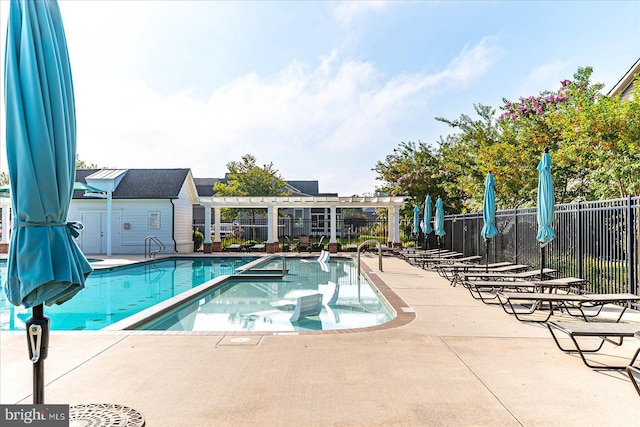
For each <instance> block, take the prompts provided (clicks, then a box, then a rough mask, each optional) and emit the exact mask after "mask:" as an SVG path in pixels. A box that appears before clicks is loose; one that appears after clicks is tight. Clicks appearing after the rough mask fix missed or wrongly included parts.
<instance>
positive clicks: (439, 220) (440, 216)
mask: <svg viewBox="0 0 640 427" xmlns="http://www.w3.org/2000/svg"><path fill="white" fill-rule="evenodd" d="M434 230H435V233H436V236H440V237H442V236H444V235H445V234H447V233H446V232H445V231H444V207H443V206H442V199H441V198H440V197H438V200H436V221H435V228H434Z"/></svg>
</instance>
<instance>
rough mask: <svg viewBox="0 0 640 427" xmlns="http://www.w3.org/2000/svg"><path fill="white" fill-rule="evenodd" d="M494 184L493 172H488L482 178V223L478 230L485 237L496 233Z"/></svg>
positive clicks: (491, 236) (488, 237)
mask: <svg viewBox="0 0 640 427" xmlns="http://www.w3.org/2000/svg"><path fill="white" fill-rule="evenodd" d="M495 186H496V181H495V180H494V179H493V174H492V173H491V172H489V173H488V174H487V178H486V179H485V180H484V202H483V205H482V217H483V219H484V225H483V227H482V231H481V232H480V235H481V236H482V237H484V238H485V239H491V238H493V237H495V235H496V234H498V229H497V228H496V196H495V191H494V189H495Z"/></svg>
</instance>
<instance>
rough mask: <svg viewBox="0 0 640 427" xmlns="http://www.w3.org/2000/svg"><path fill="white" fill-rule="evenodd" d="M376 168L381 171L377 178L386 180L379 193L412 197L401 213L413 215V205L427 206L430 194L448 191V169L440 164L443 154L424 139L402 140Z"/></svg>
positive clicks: (408, 215)
mask: <svg viewBox="0 0 640 427" xmlns="http://www.w3.org/2000/svg"><path fill="white" fill-rule="evenodd" d="M373 170H374V171H375V172H377V174H378V176H377V177H376V179H377V180H379V181H382V182H383V183H382V186H381V187H380V188H378V189H377V190H376V192H377V193H378V194H388V195H391V196H395V195H406V196H409V197H411V200H410V202H409V203H407V204H406V205H405V206H404V208H403V210H402V212H401V213H402V215H403V216H405V217H410V216H412V215H413V206H415V205H418V206H424V199H425V197H426V195H427V194H431V195H432V196H434V195H438V194H442V195H444V194H445V193H446V191H445V189H444V183H445V182H446V179H445V177H444V175H446V174H447V172H446V171H443V170H442V169H441V167H440V156H439V154H438V152H437V151H436V150H435V149H434V148H433V147H431V146H429V145H427V144H425V143H423V142H417V143H416V142H411V141H409V142H401V143H400V145H399V146H398V147H397V148H394V149H393V153H392V154H389V155H387V156H386V157H385V160H384V161H378V162H377V163H376V166H375V168H374V169H373Z"/></svg>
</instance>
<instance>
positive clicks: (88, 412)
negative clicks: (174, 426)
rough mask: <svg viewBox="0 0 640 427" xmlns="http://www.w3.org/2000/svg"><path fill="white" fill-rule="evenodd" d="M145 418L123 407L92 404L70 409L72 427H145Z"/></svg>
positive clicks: (74, 406)
mask: <svg viewBox="0 0 640 427" xmlns="http://www.w3.org/2000/svg"><path fill="white" fill-rule="evenodd" d="M144 425H145V422H144V417H143V416H142V414H141V413H140V412H138V411H136V410H135V409H131V408H128V407H126V406H122V405H112V404H106V403H90V404H86V405H73V406H71V407H70V408H69V426H70V427H99V426H111V427H144Z"/></svg>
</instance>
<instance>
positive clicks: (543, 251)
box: [540, 245, 545, 280]
mask: <svg viewBox="0 0 640 427" xmlns="http://www.w3.org/2000/svg"><path fill="white" fill-rule="evenodd" d="M544 264H545V250H544V245H540V280H544V274H543V273H544Z"/></svg>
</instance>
